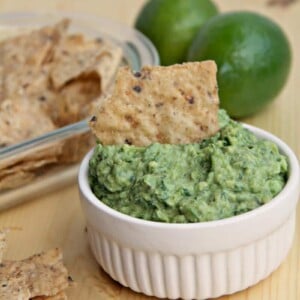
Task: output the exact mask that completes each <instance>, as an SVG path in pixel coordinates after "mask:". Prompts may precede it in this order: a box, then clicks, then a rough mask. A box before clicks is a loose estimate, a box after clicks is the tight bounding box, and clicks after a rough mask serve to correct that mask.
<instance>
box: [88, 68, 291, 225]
mask: <svg viewBox="0 0 300 300" xmlns="http://www.w3.org/2000/svg"><path fill="white" fill-rule="evenodd" d="M198 64H199V63H198ZM189 66H190V67H191V68H189V69H193V67H194V66H192V65H191V64H189ZM183 67H184V65H183ZM160 68H161V69H158V71H157V72H160V70H161V71H162V73H164V72H163V70H164V69H163V67H160ZM170 68H172V67H170ZM150 73H151V72H150ZM123 74H124V73H123ZM141 74H143V72H142V73H141ZM187 74H188V72H187ZM204 74H205V72H204V73H203V74H202V75H203V76H205V75H204ZM172 75H173V74H172V72H170V73H169V75H168V76H169V77H163V79H162V80H164V82H167V81H168V80H169V81H170V82H171V83H170V82H169V83H167V84H166V86H169V87H172V88H171V89H170V93H169V97H168V93H167V91H165V92H164V96H165V98H163V99H162V98H160V95H161V94H160V93H156V92H150V91H151V88H150V87H148V88H147V91H148V92H150V94H149V95H148V93H146V94H144V95H143V97H142V98H138V97H132V98H131V97H130V95H131V91H130V93H129V94H128V95H127V92H128V88H129V86H128V85H127V84H125V87H124V88H123V89H121V88H120V86H119V90H118V91H119V92H120V93H121V91H123V92H124V93H125V96H122V94H121V95H120V98H119V99H118V101H116V99H112V100H111V99H108V100H107V102H105V105H104V107H105V109H104V110H102V111H101V110H100V115H97V116H96V120H94V121H93V120H92V122H91V124H92V128H93V130H94V132H96V136H97V137H98V138H99V140H100V141H101V142H103V141H105V142H106V141H107V140H106V139H105V134H104V135H103V131H101V129H100V131H99V132H97V128H98V127H97V126H93V123H94V122H99V124H100V123H101V122H102V121H103V119H101V118H102V117H104V116H103V113H104V111H106V112H107V113H108V116H124V115H126V113H127V112H128V111H129V110H131V109H133V111H134V110H135V108H137V107H139V103H140V102H142V103H147V101H148V100H149V99H151V103H152V104H153V103H155V101H156V102H157V103H160V101H165V102H163V103H168V105H169V107H170V109H171V107H172V105H171V103H172V95H173V94H174V93H175V92H174V90H175V91H177V86H176V85H174V77H173V76H172ZM133 76H134V75H133ZM139 76H140V75H139ZM139 76H138V77H139ZM141 76H143V75H141ZM145 76H146V75H145ZM195 76H196V75H195ZM126 80H127V79H126V78H125V81H126ZM182 80H183V82H184V81H185V86H188V87H189V88H190V89H192V88H193V85H195V84H196V85H197V86H199V88H198V90H204V89H209V87H207V86H205V80H204V81H194V77H191V76H185V77H184V78H183V79H182ZM121 81H122V78H121V77H120V76H119V77H118V82H121ZM199 82H200V83H199ZM201 82H202V84H204V86H202V85H201ZM153 84H157V86H160V82H159V81H153ZM157 86H156V87H155V86H154V87H153V91H157ZM117 87H118V83H117ZM142 89H143V87H141V90H142ZM137 93H140V92H137ZM184 94H185V92H184ZM114 95H115V94H114ZM113 97H114V96H113ZM194 99H196V98H194ZM206 100H207V101H209V100H208V99H206ZM122 101H124V103H122ZM195 101H196V100H195ZM202 101H203V98H202ZM114 102H115V103H114ZM116 103H118V104H119V111H120V113H115V110H117V105H114V104H116ZM207 103H209V102H207ZM110 105H112V107H113V108H111V107H110ZM214 105H216V103H215V104H214ZM214 105H212V106H211V107H210V108H209V110H208V113H207V114H208V115H210V116H214V114H217V120H216V124H217V125H216V124H215V122H214V121H213V119H205V116H206V115H207V114H201V113H199V114H198V118H199V120H198V121H199V122H200V123H202V124H204V123H205V122H207V126H208V127H209V130H207V131H206V132H205V135H201V134H200V135H199V136H198V140H195V139H194V138H195V136H193V135H185V134H184V130H183V131H182V130H181V127H185V125H186V124H185V123H184V122H183V123H180V122H179V123H176V120H174V122H171V123H170V124H169V125H168V126H169V127H168V128H169V131H168V132H169V133H172V134H170V135H169V139H167V140H163V143H162V142H161V139H159V138H158V137H157V136H155V135H151V136H146V135H143V134H144V131H143V128H144V126H143V125H141V123H142V121H141V122H139V123H137V124H136V128H134V129H133V130H135V133H136V137H137V138H136V139H135V138H133V136H131V137H132V140H131V142H132V143H133V144H134V145H128V143H127V144H126V140H125V141H123V143H121V142H122V139H124V138H125V137H126V135H122V139H119V137H120V136H121V134H120V133H122V134H123V133H124V132H126V130H127V127H126V124H124V123H123V122H120V123H118V122H117V121H113V119H111V120H112V124H107V125H106V128H108V127H109V126H111V128H112V129H113V130H112V131H111V134H112V136H111V139H112V140H111V141H113V139H114V138H116V140H115V144H114V145H105V143H99V144H98V145H97V146H96V148H95V150H94V154H93V156H92V158H91V160H90V162H89V183H90V186H91V188H92V190H93V192H94V194H95V195H96V196H97V197H98V198H99V200H101V201H102V202H104V203H105V204H107V205H108V206H110V207H112V208H113V209H116V210H118V211H120V212H122V213H125V214H128V215H131V216H133V217H137V218H142V219H146V220H152V221H158V222H168V223H190V222H191V223H192V222H203V221H212V220H218V219H223V218H228V217H232V216H235V215H239V214H241V213H244V212H247V211H250V210H252V209H255V208H257V207H259V206H261V205H263V204H265V203H267V202H268V201H270V200H271V199H272V198H273V197H274V196H275V195H277V194H278V193H279V192H280V191H281V190H282V188H283V187H284V185H285V183H286V180H287V173H288V164H287V159H286V157H285V156H283V155H281V154H280V152H279V150H278V147H277V146H276V145H275V144H274V143H272V142H270V141H266V140H261V139H259V138H257V137H256V136H255V135H254V134H253V133H252V132H250V131H249V130H247V129H246V128H244V127H243V126H242V125H241V124H240V123H238V122H235V121H233V120H231V119H230V118H229V117H228V115H227V114H226V112H225V111H223V110H220V111H218V110H217V111H215V109H216V107H215V106H214ZM100 109H101V108H100ZM152 109H153V108H152V106H150V107H149V110H150V111H152ZM203 109H205V108H204V106H203ZM149 110H148V109H147V107H146V106H145V107H144V111H143V114H146V115H147V114H148V113H149ZM173 111H174V112H176V114H177V115H182V113H183V112H185V106H184V105H182V106H180V105H178V106H176V108H174V110H173ZM156 113H157V114H160V116H158V118H161V119H163V116H164V111H163V110H160V111H157V112H156ZM99 116H101V118H100V117H99ZM196 116H197V112H195V115H194V114H191V118H192V119H193V120H195V119H196V118H195V117H196ZM186 117H188V115H186ZM104 119H105V120H106V121H107V120H108V119H109V117H107V118H105V117H104ZM118 120H121V119H118ZM141 120H142V118H141ZM146 120H147V121H149V118H148V117H147V118H146ZM153 120H154V119H152V121H151V122H150V121H149V124H148V125H149V127H150V129H151V130H152V131H153V132H156V130H159V129H158V126H157V123H156V122H155V121H153ZM187 122H188V120H187ZM104 126H105V125H104ZM118 126H119V127H118ZM100 127H101V126H100ZM124 127H125V129H124ZM102 128H103V127H102ZM118 128H119V129H118ZM128 128H130V127H128ZM217 128H220V130H219V131H218V132H216V129H217ZM150 129H149V130H150ZM115 130H116V131H115ZM117 130H118V131H117ZM210 130H211V131H210ZM97 133H98V134H97ZM173 133H174V135H173ZM201 133H203V132H201ZM138 134H140V136H139V135H138ZM173 136H176V137H178V139H172V137H173ZM145 137H147V139H146V138H145ZM102 138H103V139H102ZM111 141H110V142H111ZM144 141H146V143H145V145H143V146H140V143H141V142H144ZM166 141H167V142H166ZM182 141H184V142H183V143H182ZM171 142H172V143H171ZM109 144H110V143H109ZM142 144H143V143H142Z"/></svg>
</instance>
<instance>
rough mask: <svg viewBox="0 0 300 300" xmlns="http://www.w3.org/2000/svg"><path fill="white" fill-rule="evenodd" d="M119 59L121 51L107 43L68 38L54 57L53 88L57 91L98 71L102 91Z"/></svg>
mask: <svg viewBox="0 0 300 300" xmlns="http://www.w3.org/2000/svg"><path fill="white" fill-rule="evenodd" d="M121 57H122V50H121V49H120V48H118V47H116V46H113V45H112V44H110V43H108V42H104V41H102V40H98V39H94V40H85V39H84V38H83V37H82V36H79V35H77V36H71V37H68V38H66V39H64V41H63V42H62V43H61V45H60V47H59V48H58V50H57V51H56V53H55V56H54V63H53V68H52V72H51V79H52V82H53V86H54V88H56V89H59V88H61V87H62V86H63V85H65V84H66V83H68V82H70V81H71V80H72V79H75V78H77V77H79V76H80V75H84V74H89V73H91V72H94V71H98V70H99V72H100V75H101V81H103V84H102V88H103V89H104V88H105V86H106V84H107V83H106V81H107V80H108V77H109V80H110V79H111V76H112V75H111V73H112V74H114V72H115V70H116V68H117V66H118V65H119V63H120V60H121ZM107 59H108V60H109V63H107ZM103 71H105V73H104V72H103ZM102 76H103V77H104V78H103V79H102Z"/></svg>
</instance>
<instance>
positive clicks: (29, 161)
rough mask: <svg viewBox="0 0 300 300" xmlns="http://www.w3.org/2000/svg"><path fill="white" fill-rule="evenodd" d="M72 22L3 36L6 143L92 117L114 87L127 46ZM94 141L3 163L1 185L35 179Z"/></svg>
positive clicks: (0, 113)
mask: <svg viewBox="0 0 300 300" xmlns="http://www.w3.org/2000/svg"><path fill="white" fill-rule="evenodd" d="M69 25H70V20H68V19H64V20H62V21H61V22H59V23H57V24H55V25H53V26H46V27H43V28H40V29H36V30H33V31H30V32H26V33H25V32H24V31H22V33H21V34H20V35H15V36H13V37H11V38H6V39H4V40H2V41H1V42H0V148H1V147H6V146H9V145H13V144H16V143H18V142H21V141H24V140H28V139H30V138H34V137H37V136H40V135H42V134H44V133H47V132H50V131H52V130H54V129H57V128H60V127H62V126H64V125H67V124H70V123H73V122H76V121H80V120H82V119H84V118H86V117H88V116H89V115H90V114H91V110H92V109H93V107H94V103H95V102H96V101H97V99H99V98H101V96H103V95H104V94H105V93H107V91H108V90H109V89H110V88H111V85H112V83H113V78H114V76H115V72H116V69H117V68H118V66H119V65H120V63H121V60H122V50H121V48H119V47H118V46H116V45H115V44H113V43H111V42H109V41H107V40H104V39H101V38H88V37H86V36H84V35H82V34H69V33H68V27H69ZM80 143H81V144H82V145H87V147H86V148H84V149H81V147H79V144H80ZM90 145H91V139H90V135H84V136H81V137H80V138H73V139H71V140H68V141H67V142H66V143H59V144H56V145H53V147H48V149H42V151H38V153H34V154H30V155H27V156H25V157H22V158H20V159H19V160H17V161H15V160H13V161H12V162H9V163H7V162H6V163H5V164H4V165H1V164H0V190H1V189H5V188H12V187H15V186H18V185H20V184H21V183H25V182H27V181H30V180H31V179H32V178H33V177H34V176H35V175H36V174H37V172H40V171H41V170H42V169H43V168H44V167H45V166H47V165H51V164H54V163H66V162H73V161H77V160H79V159H80V158H81V156H82V154H83V153H84V152H85V151H86V149H88V148H89V147H90ZM77 150H78V151H77ZM79 150H80V151H79Z"/></svg>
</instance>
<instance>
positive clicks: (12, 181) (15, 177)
mask: <svg viewBox="0 0 300 300" xmlns="http://www.w3.org/2000/svg"><path fill="white" fill-rule="evenodd" d="M34 177H35V174H34V173H32V172H28V171H19V172H18V173H14V174H9V175H7V176H3V177H1V178H0V190H1V191H2V190H5V189H12V188H15V187H17V186H20V185H24V184H26V183H29V182H30V181H32V179H33V178H34Z"/></svg>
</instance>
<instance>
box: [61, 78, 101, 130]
mask: <svg viewBox="0 0 300 300" xmlns="http://www.w3.org/2000/svg"><path fill="white" fill-rule="evenodd" d="M100 93H101V87H100V80H99V76H98V74H97V73H90V74H89V75H87V76H82V77H80V78H77V79H75V80H73V81H71V82H70V83H68V84H67V85H65V86H64V87H63V88H62V89H61V91H60V94H59V95H57V97H58V102H59V108H58V110H57V111H58V118H57V121H56V122H57V124H59V126H64V125H66V124H70V123H73V122H76V121H79V120H82V119H84V118H85V117H86V116H88V115H89V110H90V109H89V108H90V106H91V103H92V102H93V101H94V100H95V99H96V98H97V97H98V96H99V95H100Z"/></svg>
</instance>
